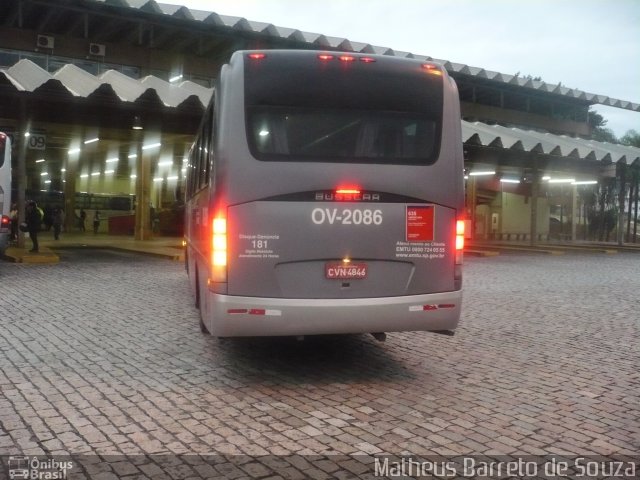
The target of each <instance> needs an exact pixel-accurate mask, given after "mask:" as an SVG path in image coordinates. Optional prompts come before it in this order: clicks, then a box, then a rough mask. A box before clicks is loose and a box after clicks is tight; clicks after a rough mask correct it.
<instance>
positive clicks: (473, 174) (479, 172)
mask: <svg viewBox="0 0 640 480" xmlns="http://www.w3.org/2000/svg"><path fill="white" fill-rule="evenodd" d="M495 174H496V172H495V171H491V170H486V171H478V172H469V175H471V176H472V177H479V176H482V175H495Z"/></svg>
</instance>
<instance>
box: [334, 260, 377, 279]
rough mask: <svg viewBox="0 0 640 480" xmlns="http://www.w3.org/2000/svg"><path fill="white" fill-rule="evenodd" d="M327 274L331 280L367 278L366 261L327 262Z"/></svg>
mask: <svg viewBox="0 0 640 480" xmlns="http://www.w3.org/2000/svg"><path fill="white" fill-rule="evenodd" d="M324 273H325V276H326V277H327V278H328V279H330V280H357V279H359V278H367V264H366V263H348V264H344V263H342V262H339V263H327V264H325V267H324Z"/></svg>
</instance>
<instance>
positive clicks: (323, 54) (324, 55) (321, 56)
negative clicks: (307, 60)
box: [318, 53, 334, 61]
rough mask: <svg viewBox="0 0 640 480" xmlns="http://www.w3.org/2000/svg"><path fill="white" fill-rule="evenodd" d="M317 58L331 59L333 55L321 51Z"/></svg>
mask: <svg viewBox="0 0 640 480" xmlns="http://www.w3.org/2000/svg"><path fill="white" fill-rule="evenodd" d="M318 58H319V59H320V60H324V61H327V60H333V58H334V57H333V55H329V54H326V53H321V54H320V55H318Z"/></svg>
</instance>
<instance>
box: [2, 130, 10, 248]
mask: <svg viewBox="0 0 640 480" xmlns="http://www.w3.org/2000/svg"><path fill="white" fill-rule="evenodd" d="M10 211H11V139H10V138H9V137H8V136H7V135H6V134H4V133H1V132H0V256H1V255H3V254H4V251H5V250H6V249H7V245H8V244H9V237H10V235H11V217H10V216H9V213H10Z"/></svg>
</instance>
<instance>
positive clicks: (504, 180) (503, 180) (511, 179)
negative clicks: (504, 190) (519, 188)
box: [500, 178, 520, 183]
mask: <svg viewBox="0 0 640 480" xmlns="http://www.w3.org/2000/svg"><path fill="white" fill-rule="evenodd" d="M500 182H501V183H520V180H516V179H513V178H501V179H500Z"/></svg>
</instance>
